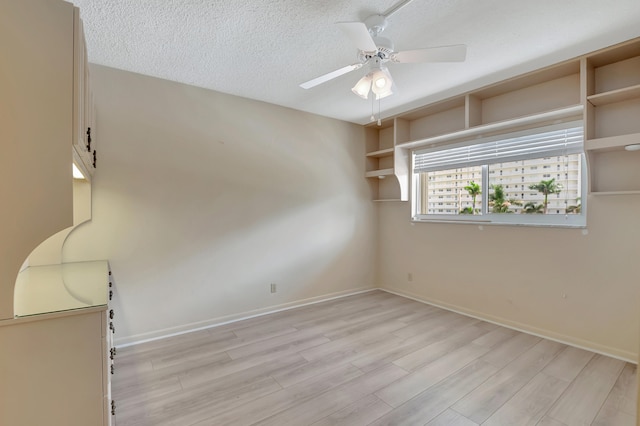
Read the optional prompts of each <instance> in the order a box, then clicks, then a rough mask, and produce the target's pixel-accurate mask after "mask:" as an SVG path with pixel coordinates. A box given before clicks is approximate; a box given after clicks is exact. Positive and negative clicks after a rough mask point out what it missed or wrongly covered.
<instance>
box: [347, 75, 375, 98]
mask: <svg viewBox="0 0 640 426" xmlns="http://www.w3.org/2000/svg"><path fill="white" fill-rule="evenodd" d="M372 81H373V79H372V73H368V74H367V75H365V76H364V77H362V78H361V79H360V80H358V82H357V83H356V85H355V86H353V88H352V89H351V91H352V92H353V93H355V94H356V95H358V96H360V97H361V98H362V99H368V98H369V90H370V89H371V83H372Z"/></svg>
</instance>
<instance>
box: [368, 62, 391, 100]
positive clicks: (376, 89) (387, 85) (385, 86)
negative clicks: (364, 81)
mask: <svg viewBox="0 0 640 426" xmlns="http://www.w3.org/2000/svg"><path fill="white" fill-rule="evenodd" d="M372 80H373V84H372V85H371V90H372V91H373V93H375V94H376V99H382V98H385V97H387V96H389V95H391V94H392V93H393V92H392V91H391V88H392V87H393V79H392V78H391V74H390V73H389V70H388V69H387V68H385V67H380V68H378V69H376V70H375V71H373V76H372Z"/></svg>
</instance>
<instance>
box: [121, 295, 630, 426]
mask: <svg viewBox="0 0 640 426" xmlns="http://www.w3.org/2000/svg"><path fill="white" fill-rule="evenodd" d="M635 376H636V366H635V365H632V364H629V363H625V362H623V361H619V360H616V359H613V358H609V357H606V356H602V355H598V354H594V353H592V352H588V351H585V350H581V349H577V348H574V347H570V346H566V345H563V344H560V343H556V342H553V341H550V340H545V339H542V338H539V337H536V336H532V335H528V334H524V333H520V332H516V331H513V330H510V329H507V328H503V327H499V326H496V325H493V324H490V323H487V322H483V321H480V320H476V319H473V318H469V317H465V316H463V315H459V314H456V313H453V312H449V311H446V310H442V309H439V308H436V307H433V306H430V305H426V304H422V303H419V302H416V301H413V300H409V299H406V298H403V297H399V296H396V295H392V294H389V293H386V292H382V291H372V292H368V293H362V294H358V295H353V296H349V297H345V298H341V299H336V300H332V301H328V302H323V303H318V304H314V305H309V306H305V307H301V308H297V309H293V310H288V311H283V312H279V313H274V314H270V315H265V316H261V317H256V318H252V319H248V320H244V321H240V322H236V323H233V324H228V325H224V326H220V327H215V328H210V329H207V330H203V331H198V332H193V333H189V334H184V335H180V336H176V337H171V338H167V339H163V340H158V341H154V342H148V343H144V344H140V345H136V346H131V347H127V348H122V349H120V350H118V355H117V357H116V374H115V375H114V378H113V396H114V399H115V400H116V406H117V424H118V426H134V425H135V426H140V425H148V426H164V425H172V426H192V425H198V426H220V425H233V426H240V425H274V426H285V425H294V426H303V425H314V426H325V425H345V426H359V425H363V426H364V425H376V426H378V425H396V426H398V425H402V426H404V425H408V426H412V425H428V426H474V425H493V426H495V425H504V426H516V425H546V426H563V425H564V426H572V425H594V426H635V412H636V378H635Z"/></svg>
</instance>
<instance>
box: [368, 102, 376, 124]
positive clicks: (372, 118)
mask: <svg viewBox="0 0 640 426" xmlns="http://www.w3.org/2000/svg"><path fill="white" fill-rule="evenodd" d="M373 99H374V98H373V97H371V118H370V119H369V121H371V122H372V123H373V122H374V121H376V117H375V116H374V115H373V108H374V106H373Z"/></svg>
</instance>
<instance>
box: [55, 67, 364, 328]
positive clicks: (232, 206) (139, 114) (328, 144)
mask: <svg viewBox="0 0 640 426" xmlns="http://www.w3.org/2000/svg"><path fill="white" fill-rule="evenodd" d="M95 69H96V70H97V72H95V73H94V80H95V81H96V101H97V105H98V117H99V130H100V132H99V142H98V144H99V149H100V151H101V165H100V166H101V167H99V168H98V170H97V172H96V176H95V178H94V181H93V185H94V189H93V194H94V197H93V219H92V223H91V225H90V226H87V227H84V229H83V232H78V233H75V234H74V235H73V236H72V240H70V241H69V242H68V244H67V246H66V247H65V260H67V261H70V260H74V258H77V257H79V256H80V255H82V256H83V257H84V258H87V256H89V258H108V259H109V260H110V262H111V265H112V269H113V271H114V274H115V275H116V277H115V278H116V280H117V282H118V285H119V289H118V292H117V295H118V297H117V299H116V301H115V302H116V304H115V305H116V308H117V309H118V310H119V312H120V313H121V314H122V315H120V317H119V319H118V322H119V323H118V324H116V325H117V326H118V328H119V329H120V330H122V331H123V333H122V334H124V335H125V337H126V336H131V335H137V334H142V333H149V332H154V331H158V330H163V329H168V328H172V327H178V326H183V325H185V324H191V323H197V322H201V321H207V320H210V319H213V318H221V317H224V316H228V315H233V314H240V313H243V312H248V311H251V310H254V309H260V308H266V307H269V306H275V305H279V304H283V303H289V302H294V301H296V300H301V299H305V298H310V297H317V296H321V295H325V294H330V293H336V292H345V291H349V290H356V289H360V288H362V287H371V286H373V284H374V283H375V279H374V274H375V273H374V272H373V271H375V265H374V259H375V249H376V248H375V238H376V237H375V226H376V222H375V210H374V208H373V205H372V203H371V201H370V198H369V188H368V186H367V183H366V181H365V179H364V178H363V176H364V160H363V158H364V139H363V138H364V131H363V130H362V127H361V126H357V125H353V124H349V123H344V122H340V121H337V120H332V119H327V118H323V117H317V116H312V115H310V114H306V113H302V112H299V111H294V110H290V109H286V108H282V107H277V106H274V105H269V104H265V103H262V102H255V101H250V100H247V99H242V98H236V97H232V96H228V95H223V94H220V93H215V92H211V91H207V90H204V89H198V88H193V87H188V86H184V85H180V84H177V83H173V82H168V81H165V80H159V79H155V78H151V77H145V76H140V75H136V74H132V73H127V72H124V71H117V70H112V69H108V68H104V67H96V68H95ZM272 282H276V283H277V288H278V291H277V293H276V294H271V293H270V292H269V287H270V283H272Z"/></svg>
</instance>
